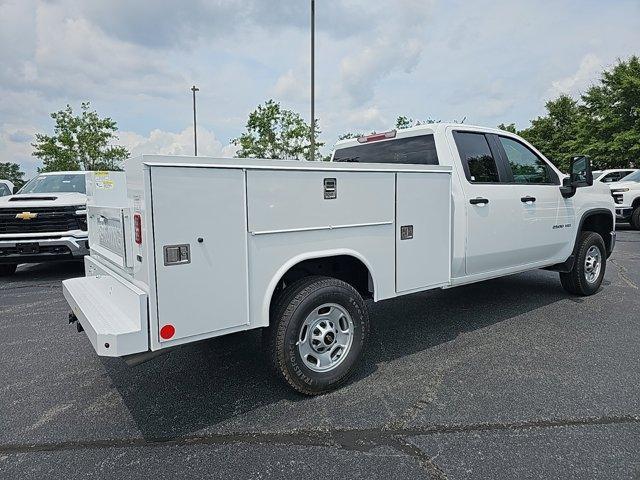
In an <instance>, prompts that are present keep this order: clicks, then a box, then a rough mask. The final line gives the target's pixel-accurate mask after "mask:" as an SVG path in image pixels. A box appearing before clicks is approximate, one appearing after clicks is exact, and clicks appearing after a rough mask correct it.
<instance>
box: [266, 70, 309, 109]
mask: <svg viewBox="0 0 640 480" xmlns="http://www.w3.org/2000/svg"><path fill="white" fill-rule="evenodd" d="M272 93H273V94H274V95H275V97H276V99H278V100H280V99H282V100H285V101H289V102H306V101H308V100H309V98H310V95H311V88H310V85H309V76H308V75H304V74H302V73H300V72H299V71H297V72H294V71H293V70H292V69H290V70H287V72H286V73H284V74H283V75H281V76H280V77H278V79H277V80H276V84H275V85H274V87H273V89H272Z"/></svg>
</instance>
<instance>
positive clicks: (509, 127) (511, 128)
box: [498, 123, 518, 134]
mask: <svg viewBox="0 0 640 480" xmlns="http://www.w3.org/2000/svg"><path fill="white" fill-rule="evenodd" d="M498 128H499V129H500V130H504V131H505V132H511V133H516V134H517V133H518V130H517V129H516V124H515V123H510V124H509V125H505V124H504V123H501V124H500V125H498Z"/></svg>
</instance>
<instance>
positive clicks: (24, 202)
mask: <svg viewBox="0 0 640 480" xmlns="http://www.w3.org/2000/svg"><path fill="white" fill-rule="evenodd" d="M85 173H86V172H48V173H41V174H39V175H38V176H36V177H34V178H33V179H31V180H30V181H29V182H27V183H26V184H25V185H24V186H23V187H22V188H21V189H20V190H19V192H18V193H16V194H15V195H8V196H4V197H0V276H6V275H11V274H13V273H14V272H15V271H16V267H17V266H18V264H20V263H38V262H48V261H52V260H73V259H82V257H83V256H84V255H86V254H88V253H89V249H88V240H89V238H88V234H87V217H86V215H87V211H86V203H87V196H86V194H85V184H86V182H85Z"/></svg>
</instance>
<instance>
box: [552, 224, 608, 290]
mask: <svg viewBox="0 0 640 480" xmlns="http://www.w3.org/2000/svg"><path fill="white" fill-rule="evenodd" d="M593 245H596V246H597V247H598V248H599V249H600V257H601V259H600V261H601V263H602V264H601V266H600V276H599V278H598V280H597V281H596V282H595V283H589V282H587V279H586V278H585V275H584V261H585V257H586V255H587V251H588V250H589V248H590V247H592V246H593ZM606 267H607V253H606V247H605V244H604V240H603V239H602V237H601V236H600V234H598V233H596V232H589V231H587V232H582V233H581V234H580V239H579V241H578V246H577V250H576V254H575V263H574V265H573V269H572V270H571V271H570V272H567V273H561V274H560V282H561V283H562V286H563V287H564V289H565V290H567V291H568V292H569V293H572V294H574V295H581V296H588V295H593V294H594V293H596V292H597V291H598V290H599V289H600V285H601V284H602V280H603V279H604V274H605V270H606Z"/></svg>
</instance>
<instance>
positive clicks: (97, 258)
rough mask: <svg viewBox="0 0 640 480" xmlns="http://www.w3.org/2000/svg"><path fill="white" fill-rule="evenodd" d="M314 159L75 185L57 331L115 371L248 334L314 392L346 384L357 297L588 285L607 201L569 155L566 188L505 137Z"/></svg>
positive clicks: (596, 266)
mask: <svg viewBox="0 0 640 480" xmlns="http://www.w3.org/2000/svg"><path fill="white" fill-rule="evenodd" d="M332 160H333V161H332V162H296V161H275V160H257V159H217V158H203V157H169V156H157V155H148V156H147V155H144V156H142V157H137V158H132V159H130V160H128V161H127V162H126V163H125V171H126V175H125V174H108V175H111V176H110V178H108V179H106V178H105V177H104V175H105V174H104V173H103V174H101V175H102V176H101V177H100V178H97V177H95V175H89V177H88V187H87V188H88V191H89V202H88V221H89V233H90V247H91V255H90V256H88V257H85V265H86V275H87V276H86V277H84V278H76V279H70V280H65V281H64V282H63V291H64V295H65V297H66V299H67V301H68V302H69V304H70V306H71V309H72V314H70V321H72V322H74V321H77V322H79V325H81V327H82V328H83V329H84V331H86V333H87V336H88V337H89V339H90V341H91V343H92V344H93V347H94V348H95V350H96V351H97V353H98V354H99V355H103V356H111V357H125V358H126V359H128V360H131V363H136V362H139V361H142V360H145V359H147V358H150V357H152V356H155V355H156V354H158V353H159V352H161V351H163V350H166V349H170V348H172V347H176V346H178V345H182V344H186V343H189V342H194V341H198V340H202V339H206V338H211V337H217V336H220V335H225V334H228V333H232V332H238V331H242V330H249V329H256V328H261V329H263V332H264V340H265V342H266V349H267V352H268V355H269V358H270V360H271V363H272V364H273V366H274V368H275V371H276V372H277V374H278V375H279V377H280V378H281V379H283V380H284V381H285V382H286V383H287V384H289V385H290V386H291V387H292V388H294V389H295V390H297V391H298V392H301V393H304V394H308V395H314V394H320V393H323V392H326V391H328V390H331V389H333V388H336V387H337V386H339V385H340V384H342V383H343V382H344V381H345V380H346V379H347V378H348V376H349V375H350V374H351V373H352V372H353V370H354V368H355V365H356V363H357V361H358V359H359V357H360V355H361V353H362V351H363V349H364V348H365V345H366V342H367V338H368V330H369V317H368V313H367V304H366V303H365V301H364V299H372V300H373V301H376V302H377V301H381V300H385V299H389V298H393V297H397V296H400V295H407V294H411V293H414V292H420V291H423V290H427V289H433V288H450V287H456V286H459V285H465V284H468V283H472V282H478V281H481V280H486V279H490V278H495V277H500V276H504V275H510V274H514V273H518V272H522V271H526V270H531V269H537V268H548V269H553V270H557V271H559V272H560V280H561V282H562V285H563V286H564V288H565V289H566V290H567V291H569V292H570V293H571V294H576V295H591V294H593V293H595V292H596V291H597V290H598V289H599V287H600V284H601V282H602V278H603V276H604V272H605V267H606V261H607V257H608V256H609V255H610V254H611V251H612V249H613V247H614V243H615V233H614V222H615V220H614V204H613V199H612V197H611V194H610V192H609V188H608V187H607V186H606V185H600V186H597V185H592V183H593V179H592V176H591V170H590V164H589V162H588V160H587V159H586V158H584V157H581V158H577V159H575V160H574V161H573V162H572V173H571V175H570V176H569V177H566V176H565V175H563V174H562V173H561V172H559V171H558V170H557V169H556V168H555V167H554V166H553V165H552V164H551V163H550V162H549V161H548V160H547V159H545V158H544V156H542V155H541V154H540V152H538V151H537V150H536V149H535V148H534V147H533V146H531V145H530V144H528V143H527V142H525V141H524V140H522V139H521V138H519V137H517V136H515V135H512V134H510V133H507V132H504V131H501V130H494V129H487V128H481V127H473V126H469V125H454V124H435V125H423V126H419V127H415V128H411V129H406V130H399V131H391V132H387V133H382V134H375V135H370V136H368V137H362V138H359V139H357V140H356V139H353V140H348V141H343V142H340V143H338V144H337V145H336V149H335V152H334V155H333V159H332ZM106 180H108V181H109V182H110V184H111V189H105V188H104V182H105V181H106ZM96 185H99V187H96ZM398 314H399V315H401V314H402V312H398ZM425 328H429V327H428V325H425ZM79 329H80V327H79Z"/></svg>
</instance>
